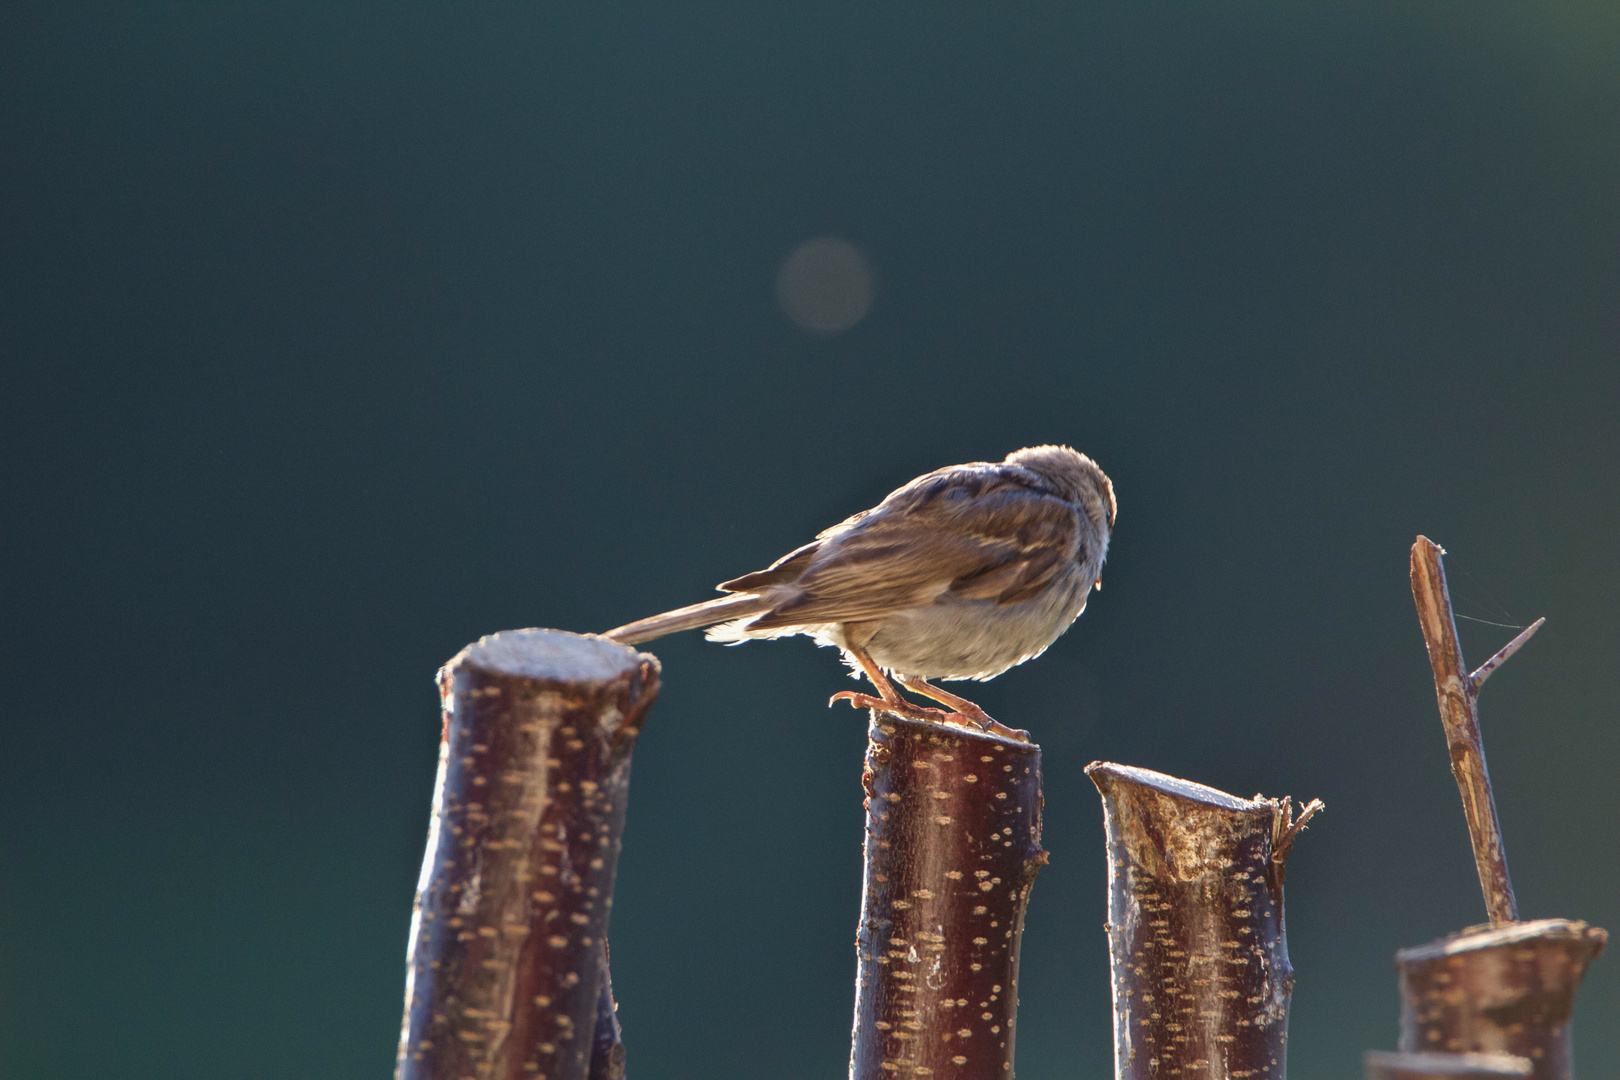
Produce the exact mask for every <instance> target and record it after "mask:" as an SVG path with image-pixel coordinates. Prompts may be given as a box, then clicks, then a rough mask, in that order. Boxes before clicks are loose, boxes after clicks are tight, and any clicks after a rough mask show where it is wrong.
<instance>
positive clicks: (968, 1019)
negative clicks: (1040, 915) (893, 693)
mask: <svg viewBox="0 0 1620 1080" xmlns="http://www.w3.org/2000/svg"><path fill="white" fill-rule="evenodd" d="M867 734H868V743H867V750H866V772H865V774H864V775H863V776H862V784H863V786H864V787H865V789H866V847H865V851H866V873H865V884H864V889H863V892H862V898H861V922H860V927H859V931H858V940H857V942H856V948H857V974H856V989H855V1031H854V1037H853V1045H852V1047H851V1049H850V1077H851V1078H852V1080H877V1078H880V1077H881V1078H885V1080H889V1078H895V1077H900V1078H907V1080H909V1078H911V1077H918V1078H922V1077H933V1078H937V1080H990V1078H1002V1077H1011V1076H1012V1061H1013V1034H1014V1028H1015V1025H1016V1023H1017V1013H1018V949H1019V944H1020V942H1021V939H1022V936H1023V929H1024V911H1025V908H1026V907H1027V906H1028V904H1029V894H1030V889H1031V888H1032V887H1033V886H1034V883H1035V874H1036V872H1037V871H1038V870H1039V869H1040V868H1041V867H1042V866H1043V865H1045V863H1046V852H1044V851H1042V850H1041V844H1040V840H1041V751H1040V747H1038V746H1036V745H1034V744H1032V743H1019V742H1013V741H1011V740H1008V739H1003V738H1000V737H999V736H996V735H992V734H989V733H986V732H982V731H979V730H977V729H972V728H967V727H954V726H947V725H943V724H932V723H927V722H920V721H915V720H905V719H901V718H900V717H897V716H893V715H890V714H888V713H873V715H872V723H871V726H870V728H869V730H868V733H867Z"/></svg>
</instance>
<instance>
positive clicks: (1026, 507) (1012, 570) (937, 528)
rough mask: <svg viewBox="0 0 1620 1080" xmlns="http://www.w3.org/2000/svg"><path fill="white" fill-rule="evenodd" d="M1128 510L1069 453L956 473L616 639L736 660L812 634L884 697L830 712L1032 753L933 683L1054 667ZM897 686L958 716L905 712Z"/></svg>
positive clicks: (914, 708)
mask: <svg viewBox="0 0 1620 1080" xmlns="http://www.w3.org/2000/svg"><path fill="white" fill-rule="evenodd" d="M1115 509H1116V508H1115V503H1114V485H1113V484H1112V483H1111V482H1110V481H1109V479H1108V477H1107V476H1106V475H1105V474H1104V473H1103V471H1102V470H1101V469H1099V468H1098V467H1097V463H1096V462H1094V461H1092V460H1091V459H1090V458H1088V457H1086V456H1085V455H1084V454H1081V453H1078V452H1077V451H1075V450H1072V449H1070V448H1069V447H1067V446H1031V447H1028V448H1026V449H1023V450H1017V451H1014V452H1013V453H1011V454H1008V455H1007V459H1006V460H1005V461H1002V462H999V463H995V464H992V463H990V462H985V461H976V462H971V463H969V464H966V465H952V466H950V467H949V468H944V469H939V470H936V471H935V472H931V473H928V474H927V475H925V476H919V477H917V479H915V480H913V481H911V483H909V484H907V485H905V486H904V487H902V488H900V489H899V490H897V491H895V492H893V493H891V494H890V495H889V496H888V497H887V498H885V499H884V500H883V501H882V502H881V503H879V504H878V505H877V506H875V507H873V508H872V509H870V510H863V511H862V512H861V513H859V514H856V515H855V516H854V517H852V518H848V519H847V520H845V521H843V522H841V523H840V524H838V525H834V526H833V527H832V528H830V529H827V530H826V531H825V532H823V533H821V534H820V535H819V536H817V537H816V539H815V540H814V541H813V542H811V543H809V544H806V545H804V546H803V547H801V548H799V549H798V550H796V551H791V552H789V553H788V554H786V555H784V556H782V557H781V558H780V559H778V560H776V562H774V563H772V564H771V565H770V566H768V567H766V568H765V569H764V570H760V571H757V572H755V573H752V574H745V575H743V576H742V577H740V578H733V579H732V580H730V581H726V582H722V583H721V584H720V585H719V586H718V588H719V589H720V591H721V592H726V593H731V594H732V595H730V596H723V597H720V598H718V599H715V600H709V601H706V602H705V603H701V604H693V605H692V606H690V607H684V608H677V609H676V610H674V611H666V612H665V613H664V614H662V615H654V616H652V617H651V618H648V619H642V620H640V621H638V622H633V623H629V624H627V625H625V626H621V627H618V628H617V629H614V630H609V631H608V632H607V633H606V635H605V636H606V637H609V638H612V639H613V640H615V641H619V642H623V643H624V644H626V645H633V644H636V643H638V642H642V641H651V640H652V639H653V638H659V637H663V636H664V635H665V634H673V633H675V632H676V631H678V630H691V629H695V628H696V627H700V626H708V627H711V629H710V630H709V632H708V634H707V637H708V638H709V639H710V640H711V641H723V642H726V643H728V644H733V645H735V644H740V643H742V642H744V641H748V640H750V639H753V638H776V637H787V636H790V635H793V634H806V635H808V636H809V637H812V638H814V639H815V640H816V641H817V642H819V643H820V644H823V645H833V646H836V647H838V648H839V649H842V650H843V652H844V655H845V657H846V658H847V659H848V660H849V662H850V665H851V666H852V667H858V668H859V670H861V671H863V672H865V673H866V677H867V678H869V679H870V680H872V685H873V686H875V687H876V688H877V692H878V694H879V695H880V696H879V697H876V698H874V697H871V696H869V695H867V694H858V693H855V692H854V691H852V690H846V691H844V692H842V693H839V694H834V695H833V698H832V700H833V701H840V700H844V701H848V702H850V704H852V705H854V706H855V707H856V708H870V709H881V710H884V711H886V712H892V713H898V714H900V715H901V716H907V717H913V718H917V719H925V720H935V721H945V722H953V723H963V722H972V723H975V724H977V725H979V726H980V727H982V728H984V729H986V730H989V731H995V732H997V733H998V734H1001V735H1005V736H1010V737H1015V738H1027V736H1025V735H1024V733H1023V732H1017V731H1014V730H1013V729H1011V728H1008V727H1005V726H1004V725H1002V724H999V723H997V722H996V721H995V720H992V719H991V718H990V717H989V716H988V715H987V714H986V713H985V711H984V710H983V709H981V708H979V707H978V706H977V705H975V704H974V703H973V702H971V701H968V700H967V699H966V698H961V697H957V696H956V695H955V694H952V693H948V692H947V691H945V690H941V689H940V688H939V687H937V686H935V685H933V684H932V683H931V682H929V680H930V679H978V680H981V681H982V680H985V679H993V678H995V677H996V676H997V675H1000V674H1001V673H1002V672H1004V671H1006V670H1007V669H1008V668H1011V667H1015V666H1017V665H1018V664H1022V663H1023V662H1024V661H1025V660H1031V659H1033V658H1035V657H1037V656H1039V655H1040V654H1041V653H1043V652H1045V651H1046V649H1047V646H1049V645H1051V644H1052V642H1054V641H1056V640H1057V639H1058V637H1059V635H1061V634H1062V633H1063V632H1064V631H1065V630H1067V629H1068V628H1069V625H1070V624H1071V623H1073V622H1074V620H1075V619H1077V618H1079V616H1080V613H1081V612H1082V611H1084V610H1085V608H1086V598H1087V596H1088V595H1089V593H1090V592H1091V588H1092V586H1093V584H1096V585H1097V586H1098V587H1099V588H1100V587H1101V584H1102V583H1101V581H1100V580H1099V578H1098V574H1099V572H1100V571H1101V570H1102V565H1103V559H1104V558H1105V557H1106V556H1107V554H1108V537H1109V534H1110V533H1111V532H1112V531H1113V528H1114V515H1115ZM716 623H718V624H720V625H715V624H716ZM885 672H887V673H888V674H889V675H892V676H893V677H894V679H895V680H896V681H897V682H899V683H900V685H902V686H904V687H905V688H906V689H908V690H912V691H914V692H916V693H918V694H922V695H923V696H925V697H929V698H932V699H933V700H935V701H937V702H939V703H941V704H943V705H946V706H948V707H949V708H950V709H951V710H952V711H951V712H945V711H943V710H940V709H931V708H925V707H923V706H920V705H917V704H914V703H913V702H910V701H908V700H906V699H905V698H902V697H901V696H900V693H899V691H897V690H896V689H895V688H894V686H893V684H891V683H890V682H889V679H888V678H887V677H886V676H885ZM828 704H831V702H829V703H828Z"/></svg>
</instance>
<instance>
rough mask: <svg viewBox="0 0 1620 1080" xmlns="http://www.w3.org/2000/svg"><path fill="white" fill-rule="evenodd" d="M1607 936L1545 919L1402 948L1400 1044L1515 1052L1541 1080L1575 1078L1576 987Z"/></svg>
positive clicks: (1405, 1049) (1428, 1048) (1398, 960)
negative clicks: (1573, 1026) (1573, 1023)
mask: <svg viewBox="0 0 1620 1080" xmlns="http://www.w3.org/2000/svg"><path fill="white" fill-rule="evenodd" d="M1608 937H1609V936H1608V934H1607V933H1605V932H1604V931H1602V930H1599V929H1598V928H1597V927H1594V926H1587V925H1586V924H1585V923H1583V922H1572V921H1570V920H1569V919H1540V920H1537V921H1535V922H1524V923H1514V924H1512V925H1510V926H1500V927H1490V926H1482V927H1475V928H1473V929H1470V930H1464V931H1463V932H1462V933H1460V934H1454V935H1452V936H1451V937H1446V938H1441V939H1440V940H1439V941H1435V942H1431V943H1430V944H1428V945H1420V946H1418V947H1416V948H1412V949H1402V950H1401V951H1400V952H1398V953H1396V954H1395V966H1396V967H1397V968H1398V969H1399V971H1400V979H1401V1038H1400V1044H1399V1045H1400V1049H1401V1050H1402V1051H1403V1052H1408V1053H1410V1052H1417V1051H1448V1052H1452V1053H1480V1052H1489V1053H1502V1054H1513V1055H1515V1056H1518V1057H1522V1058H1525V1059H1527V1060H1529V1062H1530V1064H1531V1067H1532V1070H1533V1071H1532V1074H1531V1075H1532V1076H1533V1077H1534V1080H1570V1078H1571V1077H1572V1076H1573V1075H1574V1062H1573V1056H1572V1052H1571V1051H1572V1047H1573V1045H1574V1044H1573V1038H1572V1032H1571V1024H1570V1015H1571V1013H1572V1012H1573V1010H1574V1007H1575V991H1576V990H1577V989H1578V988H1579V987H1580V984H1581V979H1582V978H1583V977H1585V975H1586V967H1587V965H1588V964H1589V963H1591V962H1592V959H1593V958H1594V957H1596V956H1597V955H1598V954H1599V953H1600V952H1602V951H1603V946H1604V944H1605V943H1606V942H1607V941H1608Z"/></svg>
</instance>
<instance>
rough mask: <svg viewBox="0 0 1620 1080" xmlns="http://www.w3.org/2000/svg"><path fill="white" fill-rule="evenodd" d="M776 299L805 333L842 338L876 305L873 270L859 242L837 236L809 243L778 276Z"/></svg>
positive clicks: (804, 245) (800, 249) (796, 250)
mask: <svg viewBox="0 0 1620 1080" xmlns="http://www.w3.org/2000/svg"><path fill="white" fill-rule="evenodd" d="M776 298H777V300H778V301H779V302H780V303H781V305H782V310H783V311H785V312H786V313H787V317H788V318H790V319H792V320H793V321H794V322H795V323H796V324H798V325H799V326H800V327H801V328H803V329H805V330H809V331H811V332H812V333H817V334H837V333H842V332H843V331H845V330H848V329H849V328H850V327H852V326H854V325H855V324H856V323H858V322H860V321H861V319H862V318H863V317H864V316H865V315H866V313H867V311H868V310H869V309H870V308H871V307H872V269H871V267H869V266H868V265H867V263H866V257H865V256H863V255H862V254H861V253H860V251H859V250H857V249H856V247H855V245H854V244H851V243H850V242H849V241H847V240H840V239H839V238H838V237H836V236H821V237H817V238H816V239H814V240H806V241H805V242H804V243H802V244H800V245H799V246H798V247H797V248H795V249H794V251H793V254H792V255H789V256H788V257H787V261H786V262H784V263H783V264H782V269H781V270H780V271H779V272H778V273H777V275H776Z"/></svg>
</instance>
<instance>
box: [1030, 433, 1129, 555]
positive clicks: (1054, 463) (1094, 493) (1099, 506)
mask: <svg viewBox="0 0 1620 1080" xmlns="http://www.w3.org/2000/svg"><path fill="white" fill-rule="evenodd" d="M1007 464H1008V465H1017V466H1019V467H1020V468H1024V469H1028V470H1029V471H1030V472H1032V473H1035V474H1036V475H1038V476H1041V477H1044V478H1045V479H1047V480H1050V481H1051V482H1052V483H1053V484H1054V485H1055V486H1056V487H1057V488H1058V490H1060V491H1062V492H1063V494H1064V495H1065V496H1066V497H1067V498H1069V499H1070V500H1072V501H1074V502H1077V503H1079V504H1080V505H1081V506H1082V507H1084V508H1085V511H1086V516H1087V517H1089V518H1090V519H1091V520H1092V521H1093V522H1094V523H1095V524H1096V525H1097V527H1098V528H1099V529H1101V530H1103V532H1104V534H1107V533H1109V532H1112V531H1113V529H1114V518H1115V517H1116V516H1117V515H1118V513H1119V505H1118V504H1117V503H1116V502H1115V501H1114V484H1113V481H1111V480H1109V479H1108V474H1107V473H1105V472H1103V471H1102V470H1101V469H1099V468H1098V467H1097V463H1096V462H1095V461H1092V460H1091V459H1090V458H1088V457H1086V455H1084V454H1082V453H1080V452H1079V451H1078V450H1076V449H1074V448H1073V447H1069V446H1026V447H1025V448H1024V449H1022V450H1014V451H1013V452H1012V453H1010V454H1008V455H1007Z"/></svg>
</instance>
